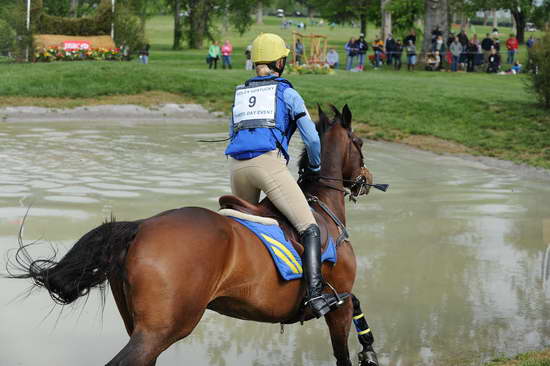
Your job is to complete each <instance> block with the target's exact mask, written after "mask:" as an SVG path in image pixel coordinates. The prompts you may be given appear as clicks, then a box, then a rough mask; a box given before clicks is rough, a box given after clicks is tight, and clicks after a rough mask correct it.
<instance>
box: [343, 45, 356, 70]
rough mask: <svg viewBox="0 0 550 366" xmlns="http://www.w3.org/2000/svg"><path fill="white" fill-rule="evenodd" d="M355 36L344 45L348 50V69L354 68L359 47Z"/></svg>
mask: <svg viewBox="0 0 550 366" xmlns="http://www.w3.org/2000/svg"><path fill="white" fill-rule="evenodd" d="M355 41H356V40H355V37H351V38H350V39H349V41H348V43H346V45H345V46H344V48H345V50H346V70H348V71H349V70H351V69H352V68H353V58H354V57H355V56H357V48H356V42H355Z"/></svg>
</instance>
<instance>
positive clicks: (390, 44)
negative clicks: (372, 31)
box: [385, 33, 395, 65]
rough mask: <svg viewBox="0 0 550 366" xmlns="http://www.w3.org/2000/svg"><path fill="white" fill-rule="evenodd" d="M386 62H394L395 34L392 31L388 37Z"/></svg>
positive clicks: (389, 63)
mask: <svg viewBox="0 0 550 366" xmlns="http://www.w3.org/2000/svg"><path fill="white" fill-rule="evenodd" d="M385 48H386V63H387V64H388V65H391V64H392V61H393V52H394V48H395V40H394V39H393V36H392V34H391V33H388V38H387V39H386V44H385Z"/></svg>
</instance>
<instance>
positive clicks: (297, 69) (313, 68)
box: [288, 64, 334, 75]
mask: <svg viewBox="0 0 550 366" xmlns="http://www.w3.org/2000/svg"><path fill="white" fill-rule="evenodd" d="M288 72H289V73H290V74H315V75H332V74H334V70H333V69H331V68H330V67H329V66H328V65H316V64H312V65H297V64H294V65H288Z"/></svg>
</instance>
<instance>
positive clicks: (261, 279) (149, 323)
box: [9, 105, 378, 366]
mask: <svg viewBox="0 0 550 366" xmlns="http://www.w3.org/2000/svg"><path fill="white" fill-rule="evenodd" d="M332 109H333V111H334V118H333V119H331V120H330V119H329V118H328V117H327V116H326V114H325V113H324V112H323V111H322V110H321V108H320V107H319V118H320V121H319V122H318V123H317V124H316V125H317V130H318V132H319V136H320V138H321V157H322V166H321V173H320V178H319V179H317V180H311V179H301V180H300V181H299V183H300V185H301V188H302V189H303V191H304V193H305V194H306V195H307V196H309V197H314V199H313V202H312V207H313V209H314V211H315V212H316V218H317V220H318V222H319V223H320V226H322V227H324V229H322V230H324V232H325V235H326V233H328V234H329V235H331V236H332V237H333V238H337V237H339V236H340V235H341V234H342V230H343V231H344V232H345V226H344V227H343V229H342V225H345V223H346V214H345V200H344V198H345V195H346V193H348V194H350V195H351V197H353V198H356V197H358V196H359V195H363V194H367V193H368V191H369V188H370V186H376V185H373V184H372V175H371V173H370V172H369V171H368V169H367V168H366V167H365V165H364V159H363V153H362V151H361V147H362V144H363V142H362V141H361V139H360V138H359V137H357V136H356V135H355V134H354V133H353V131H352V128H351V112H350V110H349V108H348V106H347V105H346V106H344V108H343V110H342V112H340V111H338V110H337V109H336V108H335V107H334V106H333V107H332ZM307 160H308V159H307V153H306V152H305V150H304V153H303V154H302V157H301V161H300V166H301V167H302V168H303V167H304V166H305V165H306V164H307ZM269 205H271V203H270V202H269V200H268V199H264V200H263V201H262V202H261V203H260V205H259V206H260V207H264V208H266V207H269ZM321 206H324V207H325V209H323V208H322V207H321ZM338 222H340V227H339V225H338ZM344 239H345V240H343V241H342V242H341V243H340V245H338V246H337V256H338V262H337V263H336V265H332V264H327V263H325V264H324V265H323V268H322V273H323V278H324V279H325V281H326V282H327V283H329V284H331V285H332V286H333V287H334V288H335V289H337V291H338V292H346V293H350V294H351V293H352V289H353V283H354V280H355V274H356V259H355V255H354V252H353V248H352V246H351V243H350V242H349V240H347V238H344ZM11 265H12V267H11V269H10V270H9V273H10V275H9V277H10V278H29V279H32V280H33V282H34V286H38V287H44V288H46V289H47V290H48V292H49V294H50V296H51V297H52V299H53V300H54V301H55V302H57V303H58V304H61V305H67V304H70V303H72V302H74V301H75V300H76V299H77V298H79V297H81V296H86V295H87V294H88V293H89V291H90V290H91V289H92V288H94V287H99V288H100V290H102V291H105V284H106V281H108V282H109V284H110V287H111V291H112V293H113V296H114V299H115V302H116V305H117V307H118V310H119V312H120V315H121V317H122V319H123V321H124V325H125V327H126V330H127V332H128V334H129V336H130V340H129V342H128V343H127V344H126V346H125V347H124V348H122V350H121V351H120V352H119V353H118V354H117V355H116V356H115V357H114V358H113V359H112V360H111V361H109V362H108V363H107V365H108V366H153V365H155V364H156V360H157V357H158V356H159V355H160V354H161V352H163V351H164V350H165V349H167V348H168V347H169V346H170V345H172V344H173V343H174V342H176V341H178V340H180V339H182V338H185V337H187V336H188V335H189V334H191V332H192V331H193V329H194V328H195V326H196V325H197V324H198V322H199V321H200V320H201V317H202V315H203V314H204V312H205V310H206V309H210V310H213V311H216V312H218V313H220V314H224V315H227V316H231V317H234V318H239V319H245V320H253V321H259V322H269V323H281V324H283V323H284V324H289V323H295V322H298V321H304V320H309V319H310V318H311V315H308V314H307V311H306V312H304V309H303V299H304V294H305V288H304V287H305V286H304V285H303V283H302V282H303V281H296V280H292V281H283V280H282V279H281V278H280V276H279V274H278V272H277V271H276V269H275V267H274V265H273V262H272V259H271V256H270V255H269V253H268V251H267V250H266V249H265V248H264V246H263V245H262V244H261V243H260V241H259V239H258V238H257V237H256V236H255V235H254V234H253V233H252V232H251V231H249V230H248V229H247V228H245V227H244V226H243V225H241V224H240V223H238V222H237V221H235V220H233V219H231V218H228V217H226V216H222V215H220V214H218V213H217V212H214V211H211V210H208V209H205V208H200V207H184V208H180V209H174V210H169V211H166V212H162V213H160V214H157V215H155V216H153V217H150V218H147V219H142V220H136V221H123V222H117V221H115V220H114V219H112V220H111V221H110V222H105V223H104V224H102V225H100V226H98V227H96V228H94V229H92V230H91V231H90V232H88V233H86V234H85V235H84V236H83V237H82V238H80V239H79V240H78V241H77V242H76V244H75V245H74V246H73V247H72V248H71V249H70V250H69V251H68V252H67V253H66V254H65V256H63V258H61V260H59V261H56V260H55V256H54V258H50V259H38V260H33V259H32V257H31V256H30V254H29V253H28V251H27V246H26V245H24V244H23V243H22V238H21V232H20V233H19V249H18V250H17V252H16V255H15V258H14V260H12V261H11ZM13 266H15V269H16V270H19V271H20V272H19V273H14V268H13ZM326 290H327V291H330V289H328V288H327V289H326ZM102 294H104V293H102ZM282 299H284V301H282ZM352 320H353V322H354V323H355V326H356V328H357V331H358V337H359V341H360V343H361V344H362V346H363V349H362V351H361V352H360V353H359V360H360V365H362V366H367V365H377V364H378V363H377V360H376V353H375V352H374V350H373V348H372V343H373V341H374V338H373V337H372V332H370V329H369V328H368V324H367V322H366V318H365V317H364V315H363V313H362V311H361V306H360V302H359V300H358V299H357V298H356V297H355V296H353V295H352V296H351V297H349V298H347V299H346V300H344V303H343V305H342V306H340V307H339V308H337V309H335V310H333V311H331V312H330V313H328V314H327V315H326V316H325V321H326V323H327V325H328V327H329V331H330V337H331V341H332V347H333V354H334V357H335V358H336V361H337V363H336V364H337V365H338V366H351V364H352V363H351V360H350V355H349V351H348V335H349V331H350V328H351V324H352Z"/></svg>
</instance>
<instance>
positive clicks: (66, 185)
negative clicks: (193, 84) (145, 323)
mask: <svg viewBox="0 0 550 366" xmlns="http://www.w3.org/2000/svg"><path fill="white" fill-rule="evenodd" d="M224 130H225V123H224V122H216V121H213V122H212V123H209V124H204V123H203V124H192V123H185V124H183V123H181V124H177V123H167V124H162V123H154V124H153V123H151V124H147V123H141V124H132V123H119V124H116V123H109V124H106V123H97V122H94V123H84V122H74V123H37V124H30V123H20V124H6V123H4V124H2V125H1V126H0V252H1V253H2V254H4V253H6V251H7V250H8V249H10V248H15V247H16V246H17V232H18V229H19V226H20V223H21V218H22V216H23V215H24V214H25V211H26V210H27V208H28V207H29V206H31V205H32V208H31V210H30V214H29V218H28V221H27V223H26V226H25V230H24V239H25V241H27V242H30V241H33V240H38V239H40V240H42V241H44V242H46V243H47V242H51V243H53V244H55V245H58V246H60V248H61V250H62V251H63V250H66V249H67V248H68V247H70V245H71V244H72V243H73V242H74V241H75V239H77V238H79V237H80V236H81V235H82V234H84V233H85V232H87V231H88V230H90V229H91V228H93V227H95V226H97V225H98V224H99V223H101V222H102V220H104V219H105V218H107V217H109V216H110V215H111V213H113V214H114V215H115V216H116V217H117V218H119V219H121V220H125V219H135V218H143V217H148V216H150V215H152V214H155V213H157V212H159V211H162V210H165V209H169V208H173V207H179V206H186V205H200V206H206V207H209V208H211V209H216V203H217V197H219V196H220V195H222V194H226V193H228V192H229V189H228V186H229V181H228V175H227V161H226V159H225V158H224V157H223V148H224V144H211V143H201V142H197V140H198V139H200V138H221V137H224V136H225V132H224ZM295 140H299V139H295ZM293 148H294V150H295V154H294V156H296V152H297V150H298V149H299V145H298V144H296V145H294V147H293ZM366 150H367V154H366V156H367V160H368V165H369V168H370V169H371V170H372V171H373V173H374V175H375V177H376V178H377V181H378V182H380V183H390V184H391V187H390V190H389V191H388V192H387V193H381V192H372V193H371V194H370V195H369V196H368V197H367V198H363V199H361V200H360V201H359V203H358V204H357V205H351V204H350V205H349V206H348V210H347V212H348V224H349V227H350V232H351V235H352V243H353V245H354V248H355V252H356V254H357V260H358V264H359V267H358V279H357V282H356V286H355V293H356V294H357V295H358V297H359V298H360V299H361V301H362V303H363V308H364V310H366V314H367V317H368V319H369V323H370V325H371V328H372V329H373V332H374V336H375V339H376V342H375V348H376V350H377V351H378V352H379V355H380V359H381V361H382V364H383V365H392V366H393V365H395V366H402V365H446V366H448V365H466V366H468V365H480V364H481V363H482V362H483V361H484V360H487V359H489V358H492V357H495V356H499V355H510V354H513V353H516V352H523V351H528V350H534V349H539V348H542V347H544V346H548V345H550V317H549V315H550V283H549V282H550V270H549V267H550V250H549V249H548V248H549V245H550V185H549V182H548V181H544V180H536V179H525V178H521V177H518V176H516V175H515V174H514V172H513V171H504V170H498V169H493V168H488V167H486V166H483V165H481V164H479V163H475V162H469V161H465V160H461V159H458V158H453V157H445V156H438V155H434V154H431V153H427V152H420V151H415V150H411V149H409V148H407V147H404V146H399V145H393V144H382V143H374V142H369V143H367V147H366ZM34 253H35V254H48V248H47V247H45V248H42V249H38V250H37V251H35V252H34ZM4 257H5V256H4V255H2V261H4ZM27 287H28V283H26V282H24V281H15V280H6V279H0V289H1V290H2V291H1V294H0V324H1V326H0V365H2V366H15V365H25V366H26V365H37V364H41V365H55V366H58V365H81V366H87V365H102V364H105V363H106V362H107V361H108V360H110V359H111V358H112V357H113V356H114V354H116V353H117V352H118V351H119V350H120V348H122V347H123V345H124V344H125V343H126V342H127V339H128V337H127V335H126V333H125V331H124V327H123V325H122V320H121V319H120V317H119V315H118V313H117V311H116V309H115V306H114V304H113V300H112V297H111V296H109V297H108V299H107V303H106V306H105V311H104V312H103V313H101V311H100V310H99V306H98V304H99V299H98V297H97V296H95V295H92V297H91V298H90V299H89V301H88V303H87V304H86V306H85V307H83V306H82V305H83V304H82V303H80V304H78V305H77V306H74V307H68V308H66V309H64V310H63V311H62V312H60V310H59V308H53V310H52V302H51V301H50V299H49V297H48V296H47V295H46V294H45V293H44V292H36V293H33V295H32V296H30V297H28V298H26V299H21V298H17V296H18V295H20V294H21V293H24V290H25V289H26V288H27ZM50 311H51V313H50V314H49V312H50ZM48 314H49V315H48ZM349 344H350V349H351V352H352V353H353V354H355V353H357V352H358V351H359V349H360V347H359V345H358V342H357V340H356V339H355V335H354V334H353V333H351V335H350V342H349ZM158 364H159V365H163V366H164V365H166V366H168V365H181V364H189V365H217V366H231V365H281V364H289V365H334V364H335V362H334V360H333V357H332V350H331V347H330V340H329V337H328V331H327V328H326V326H325V324H324V322H323V321H314V322H309V323H306V324H305V325H304V326H300V325H292V326H286V327H285V332H284V334H280V327H279V326H278V325H273V324H259V323H252V322H245V321H240V320H235V319H231V318H226V317H222V316H220V315H218V314H215V313H213V312H207V313H206V315H205V316H204V318H203V320H202V321H201V323H200V324H199V326H198V327H197V328H196V329H195V331H194V332H193V333H192V335H191V336H190V337H188V338H187V339H185V340H183V341H180V342H178V343H177V344H175V345H173V346H172V347H171V348H170V349H169V350H168V351H166V352H165V353H164V354H163V355H162V356H161V357H160V359H159V363H158Z"/></svg>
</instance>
